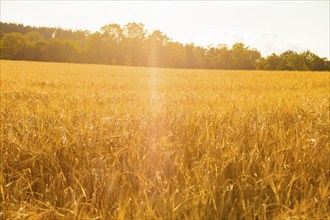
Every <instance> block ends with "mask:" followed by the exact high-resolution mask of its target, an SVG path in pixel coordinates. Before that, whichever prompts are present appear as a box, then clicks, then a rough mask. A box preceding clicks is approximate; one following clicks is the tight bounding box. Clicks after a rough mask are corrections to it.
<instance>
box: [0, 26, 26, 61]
mask: <svg viewBox="0 0 330 220" xmlns="http://www.w3.org/2000/svg"><path fill="white" fill-rule="evenodd" d="M28 47H29V45H28V39H27V37H25V36H24V35H23V34H21V33H11V34H6V35H5V36H4V37H3V38H2V39H1V44H0V50H1V55H0V57H1V59H11V60H24V59H28V58H29V57H28V55H29V54H28V50H27V49H28Z"/></svg>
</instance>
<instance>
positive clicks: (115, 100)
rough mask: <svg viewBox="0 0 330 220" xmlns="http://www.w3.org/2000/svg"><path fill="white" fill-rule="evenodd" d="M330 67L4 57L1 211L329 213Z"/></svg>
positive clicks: (56, 215)
mask: <svg viewBox="0 0 330 220" xmlns="http://www.w3.org/2000/svg"><path fill="white" fill-rule="evenodd" d="M329 89H330V88H329V72H327V73H317V72H315V73H312V72H258V71H208V70H174V69H152V68H134V67H117V66H98V65H81V64H80V65H78V64H56V63H36V62H13V61H1V137H0V141H1V156H0V161H1V162H0V163H1V180H0V181H1V184H0V187H1V188H0V200H1V214H0V217H1V218H5V219H6V218H8V219H22V218H30V219H62V218H63V219H74V218H78V219H83V218H95V219H99V218H100V219H110V218H111V219H124V218H130V219H135V218H143V219H147V218H148V219H154V218H157V219H185V218H189V219H192V218H194V219H196V218H203V219H214V218H217V219H237V218H239V219H273V218H276V219H279V218H290V219H311V218H316V219H329V218H330V209H329V204H330V189H329V187H330V180H329V176H330V173H329V170H330V168H329V155H330V152H329V151H330V146H329Z"/></svg>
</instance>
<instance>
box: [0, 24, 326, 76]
mask: <svg viewBox="0 0 330 220" xmlns="http://www.w3.org/2000/svg"><path fill="white" fill-rule="evenodd" d="M0 25H1V26H0V27H1V28H0V59H11V60H36V61H54V62H78V63H98V64H117V65H132V66H153V67H173V68H207V69H237V70H255V69H258V70H299V71H304V70H312V71H330V61H329V60H328V59H326V58H321V57H319V56H317V55H316V54H314V53H312V52H311V51H305V52H302V53H297V52H294V51H285V52H283V53H282V54H279V55H277V54H274V53H273V54H272V55H270V56H267V57H262V56H261V53H260V52H259V51H258V50H257V49H254V48H250V47H248V46H246V45H244V44H243V43H240V42H238V43H236V44H234V45H233V46H232V48H228V47H227V46H226V45H219V46H212V47H208V48H204V47H200V46H195V45H194V44H182V43H179V42H174V41H173V40H172V39H171V38H169V37H168V36H167V35H166V34H164V33H163V32H161V31H160V30H155V31H153V32H152V33H151V34H150V33H149V32H148V31H147V30H146V29H145V26H144V25H143V24H142V23H134V22H133V23H128V24H126V25H124V26H120V25H119V24H107V25H104V26H103V27H101V29H100V30H99V31H97V32H94V33H91V32H89V31H82V30H75V31H73V30H63V29H61V28H48V27H31V26H24V25H22V24H15V23H3V22H1V23H0Z"/></svg>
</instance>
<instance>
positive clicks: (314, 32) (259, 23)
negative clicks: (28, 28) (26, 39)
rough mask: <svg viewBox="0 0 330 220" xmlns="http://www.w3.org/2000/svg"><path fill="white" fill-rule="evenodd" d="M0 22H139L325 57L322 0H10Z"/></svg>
mask: <svg viewBox="0 0 330 220" xmlns="http://www.w3.org/2000/svg"><path fill="white" fill-rule="evenodd" d="M0 2H1V14H0V15H1V21H2V22H15V23H23V24H24V25H32V26H47V27H54V26H56V27H62V28H69V29H74V30H75V29H82V30H91V31H96V30H99V29H100V27H102V26H103V25H105V24H111V23H117V24H121V25H125V24H127V23H128V22H142V23H143V24H145V27H146V28H147V30H148V31H149V32H151V31H153V30H156V29H159V30H161V31H162V32H164V33H165V34H167V35H168V36H169V37H170V38H172V39H173V40H174V41H179V42H182V43H190V42H192V43H195V44H196V45H202V46H208V45H211V44H212V45H218V44H227V45H228V46H231V45H232V44H233V43H235V42H243V43H244V44H246V45H248V46H250V47H254V48H257V49H258V50H259V51H261V52H262V54H263V55H269V54H270V53H272V52H275V53H281V52H283V51H285V50H290V49H291V50H294V51H298V52H301V51H305V50H311V51H312V52H314V53H316V54H318V55H320V56H321V57H327V58H328V59H329V58H330V54H329V53H330V52H329V26H330V24H329V20H330V19H329V7H330V3H329V1H328V0H325V1H234V2H233V1H127V2H124V1H27V0H25V1H12V0H1V1H0Z"/></svg>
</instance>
